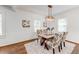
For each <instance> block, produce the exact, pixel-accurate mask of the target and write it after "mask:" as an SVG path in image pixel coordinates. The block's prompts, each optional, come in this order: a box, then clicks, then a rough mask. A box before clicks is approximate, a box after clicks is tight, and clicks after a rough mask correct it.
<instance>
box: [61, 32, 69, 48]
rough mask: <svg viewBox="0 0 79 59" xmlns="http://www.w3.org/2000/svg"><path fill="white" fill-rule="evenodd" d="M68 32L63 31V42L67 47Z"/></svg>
mask: <svg viewBox="0 0 79 59" xmlns="http://www.w3.org/2000/svg"><path fill="white" fill-rule="evenodd" d="M67 34H68V32H63V37H62V43H63V46H64V47H65V45H66V44H65V40H66V36H67Z"/></svg>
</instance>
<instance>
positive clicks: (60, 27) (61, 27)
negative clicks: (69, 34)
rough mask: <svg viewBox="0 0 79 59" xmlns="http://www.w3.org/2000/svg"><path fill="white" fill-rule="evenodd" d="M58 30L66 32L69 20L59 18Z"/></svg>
mask: <svg viewBox="0 0 79 59" xmlns="http://www.w3.org/2000/svg"><path fill="white" fill-rule="evenodd" d="M58 31H59V32H66V31H67V20H66V19H59V20H58Z"/></svg>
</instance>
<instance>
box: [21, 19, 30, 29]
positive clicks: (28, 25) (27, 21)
mask: <svg viewBox="0 0 79 59" xmlns="http://www.w3.org/2000/svg"><path fill="white" fill-rule="evenodd" d="M22 27H23V28H27V27H30V20H24V19H23V20H22Z"/></svg>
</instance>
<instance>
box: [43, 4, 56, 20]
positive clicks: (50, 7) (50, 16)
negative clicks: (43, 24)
mask: <svg viewBox="0 0 79 59" xmlns="http://www.w3.org/2000/svg"><path fill="white" fill-rule="evenodd" d="M45 19H46V20H47V21H54V19H55V18H54V17H53V16H52V5H48V16H46V18H45Z"/></svg>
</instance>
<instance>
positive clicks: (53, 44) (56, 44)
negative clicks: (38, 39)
mask: <svg viewBox="0 0 79 59" xmlns="http://www.w3.org/2000/svg"><path fill="white" fill-rule="evenodd" d="M60 36H61V35H60V34H55V36H54V38H53V39H52V40H53V41H52V42H51V41H48V40H46V41H45V44H47V47H48V48H49V47H51V48H52V49H53V54H55V48H56V47H57V48H58V50H59V52H61V41H62V39H61V37H62V36H61V37H60Z"/></svg>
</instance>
